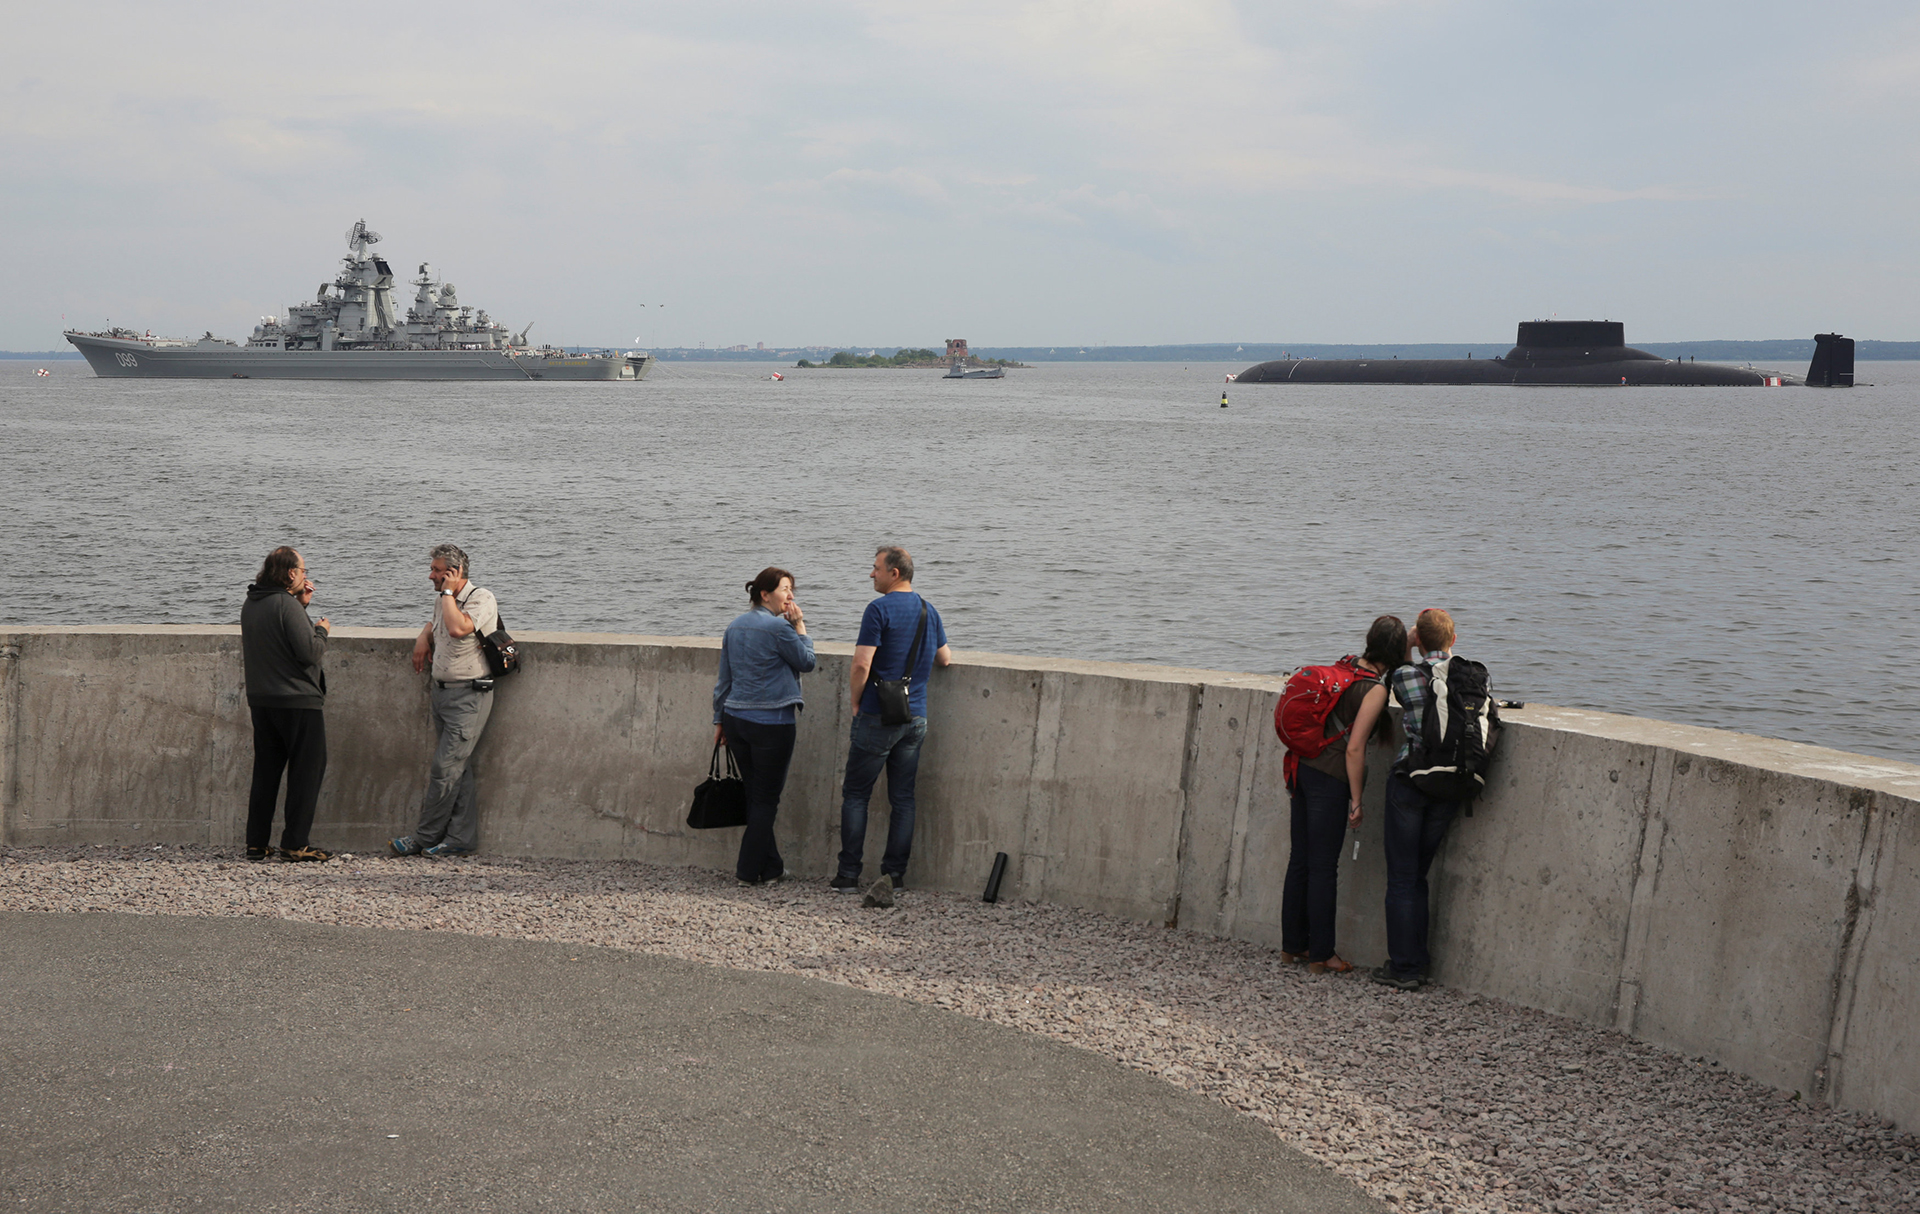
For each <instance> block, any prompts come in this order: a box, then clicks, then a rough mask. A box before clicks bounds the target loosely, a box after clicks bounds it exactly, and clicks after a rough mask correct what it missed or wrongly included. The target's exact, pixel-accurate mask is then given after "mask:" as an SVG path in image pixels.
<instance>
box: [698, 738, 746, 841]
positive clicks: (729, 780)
mask: <svg viewBox="0 0 1920 1214" xmlns="http://www.w3.org/2000/svg"><path fill="white" fill-rule="evenodd" d="M725 749H726V744H725V743H719V744H716V745H715V746H714V748H713V758H712V759H711V760H709V761H708V763H707V778H706V779H704V780H702V781H701V782H700V787H698V788H696V789H694V790H693V808H691V809H689V810H687V825H688V826H691V827H692V828H693V829H695V830H719V829H721V828H722V827H727V826H745V825H746V824H747V782H746V781H745V780H742V779H741V778H740V769H739V768H738V767H736V766H734V763H733V752H732V751H730V750H728V751H727V774H726V775H724V776H723V775H721V774H720V752H721V751H722V750H725Z"/></svg>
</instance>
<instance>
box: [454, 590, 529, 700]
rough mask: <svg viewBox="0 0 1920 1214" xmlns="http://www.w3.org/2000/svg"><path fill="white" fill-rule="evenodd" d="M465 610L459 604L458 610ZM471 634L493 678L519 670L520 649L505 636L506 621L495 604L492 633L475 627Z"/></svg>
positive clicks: (464, 606) (510, 638)
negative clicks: (478, 642) (475, 638)
mask: <svg viewBox="0 0 1920 1214" xmlns="http://www.w3.org/2000/svg"><path fill="white" fill-rule="evenodd" d="M467 597H468V598H472V597H473V596H472V595H468V596H467ZM466 609H467V608H466V605H465V604H464V603H463V604H461V607H460V610H461V611H465V610H466ZM473 632H474V635H475V636H476V637H478V638H479V639H480V653H481V656H483V657H485V658H486V659H487V672H488V673H489V674H491V675H492V676H493V677H494V678H496V679H498V678H501V677H503V676H506V675H510V674H512V673H513V672H514V671H516V670H518V669H520V647H519V646H518V645H516V644H515V643H514V640H513V638H512V637H510V636H508V635H507V621H506V619H505V618H504V617H503V616H501V614H500V607H499V605H498V604H497V603H496V604H495V605H494V609H493V631H492V632H481V631H480V629H479V628H478V627H475V628H474V630H473Z"/></svg>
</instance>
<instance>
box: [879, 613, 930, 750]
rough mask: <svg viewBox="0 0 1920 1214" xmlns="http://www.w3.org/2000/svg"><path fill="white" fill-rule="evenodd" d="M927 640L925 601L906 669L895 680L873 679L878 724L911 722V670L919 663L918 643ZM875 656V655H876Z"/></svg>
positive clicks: (908, 651)
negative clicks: (877, 704)
mask: <svg viewBox="0 0 1920 1214" xmlns="http://www.w3.org/2000/svg"><path fill="white" fill-rule="evenodd" d="M926 639H927V600H925V599H921V600H920V627H918V628H916V629H914V633H913V648H911V649H909V650H907V668H906V670H905V671H903V672H901V675H900V677H899V678H897V679H874V680H873V681H872V683H871V686H872V687H873V691H874V694H875V695H877V696H879V697H880V723H881V724H882V725H905V724H906V723H907V722H908V721H911V720H913V707H912V705H911V702H910V701H911V698H912V695H913V669H914V667H915V666H917V665H919V662H920V642H922V641H924V640H926ZM876 656H877V655H876Z"/></svg>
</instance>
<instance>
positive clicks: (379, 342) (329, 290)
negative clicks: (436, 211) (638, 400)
mask: <svg viewBox="0 0 1920 1214" xmlns="http://www.w3.org/2000/svg"><path fill="white" fill-rule="evenodd" d="M379 241H380V234H379V233H378V232H375V231H372V230H370V229H369V228H368V227H367V222H366V220H364V219H363V220H361V221H359V222H358V223H356V224H354V225H353V227H351V228H349V229H348V230H347V248H348V250H349V252H348V254H347V256H346V257H344V258H342V259H341V261H342V263H343V266H342V269H341V270H340V272H339V273H338V274H337V275H335V276H334V278H333V281H331V282H323V283H321V284H320V290H319V293H318V295H317V296H316V297H315V298H314V301H313V302H312V303H309V304H296V305H294V306H293V307H291V308H288V309H287V315H286V317H285V319H282V318H280V317H277V316H265V317H262V318H261V320H260V323H259V324H258V325H256V326H254V330H253V335H252V336H250V337H249V338H247V340H246V342H245V343H244V344H243V343H240V342H235V341H230V340H228V339H226V338H221V337H215V336H214V335H213V333H212V332H211V331H208V332H207V334H206V336H204V337H202V338H200V339H199V340H198V341H194V340H189V339H181V338H168V337H155V336H154V335H153V334H152V333H151V332H147V333H137V332H134V331H133V330H130V329H110V330H108V331H106V332H104V333H83V332H80V331H78V330H69V331H68V332H67V334H66V338H67V340H68V341H69V342H72V343H73V345H74V346H75V347H77V348H78V349H79V351H80V353H81V354H83V355H85V356H86V360H87V362H88V364H89V365H90V366H92V367H93V373H94V374H95V375H98V376H101V377H103V378H111V379H123V378H178V379H366V380H374V379H425V380H432V379H505V380H516V379H542V380H545V379H564V380H575V379H587V380H641V379H645V378H646V377H647V372H648V371H650V370H652V369H653V356H652V355H651V354H645V353H638V352H624V351H619V350H588V351H580V350H567V349H564V348H559V347H554V346H547V345H542V346H532V345H529V344H527V333H528V331H529V330H531V329H532V328H533V326H532V325H531V324H529V325H528V326H527V327H526V328H524V329H522V330H520V332H519V333H517V334H516V333H513V332H511V331H510V330H508V329H507V328H506V327H505V326H503V325H499V324H496V323H494V321H493V318H492V317H490V316H488V315H487V314H486V312H485V311H484V310H476V309H475V308H472V307H470V306H467V305H464V304H462V303H461V302H460V297H459V293H458V292H457V291H456V290H455V288H454V285H453V284H452V283H450V282H441V281H439V280H438V279H436V278H435V277H434V276H433V274H432V273H431V272H430V271H429V269H428V267H427V265H426V264H425V263H424V262H423V263H421V266H420V275H419V277H417V278H415V279H413V280H412V283H411V285H412V286H413V287H414V296H413V306H412V307H410V308H408V309H407V314H406V317H405V318H404V319H402V318H401V317H400V316H399V315H398V313H397V312H396V311H395V305H394V299H393V270H392V269H391V268H390V267H389V266H388V265H387V262H386V259H385V258H383V257H381V256H380V255H379V254H377V253H373V252H371V251H370V250H371V249H372V247H373V246H374V245H375V244H377V243H379Z"/></svg>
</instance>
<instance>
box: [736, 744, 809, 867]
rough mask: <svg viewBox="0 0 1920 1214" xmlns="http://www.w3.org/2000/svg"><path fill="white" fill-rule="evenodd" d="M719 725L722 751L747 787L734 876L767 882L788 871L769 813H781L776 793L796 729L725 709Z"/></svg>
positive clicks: (784, 777)
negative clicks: (745, 717)
mask: <svg viewBox="0 0 1920 1214" xmlns="http://www.w3.org/2000/svg"><path fill="white" fill-rule="evenodd" d="M720 727H721V728H722V729H724V730H725V731H726V734H727V753H728V754H730V755H732V756H733V762H734V765H735V766H736V767H738V768H739V769H740V779H741V780H742V782H744V783H745V784H746V786H747V833H746V834H744V835H742V836H741V837H740V859H739V860H738V861H737V862H735V864H734V866H733V875H734V876H736V877H738V878H740V879H741V880H742V881H771V880H772V879H773V878H775V877H778V876H779V875H780V874H781V873H783V872H785V871H787V866H786V862H785V861H783V860H781V858H780V845H779V844H778V843H777V842H775V841H774V838H773V817H774V815H775V814H777V813H779V812H780V792H781V790H782V789H784V788H786V786H787V766H788V764H790V763H791V762H793V739H794V735H796V734H797V733H799V727H798V726H796V725H763V724H761V723H760V722H758V721H743V720H741V719H740V718H739V717H736V716H734V715H733V714H732V713H730V712H729V713H723V714H722V715H721V717H720Z"/></svg>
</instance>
